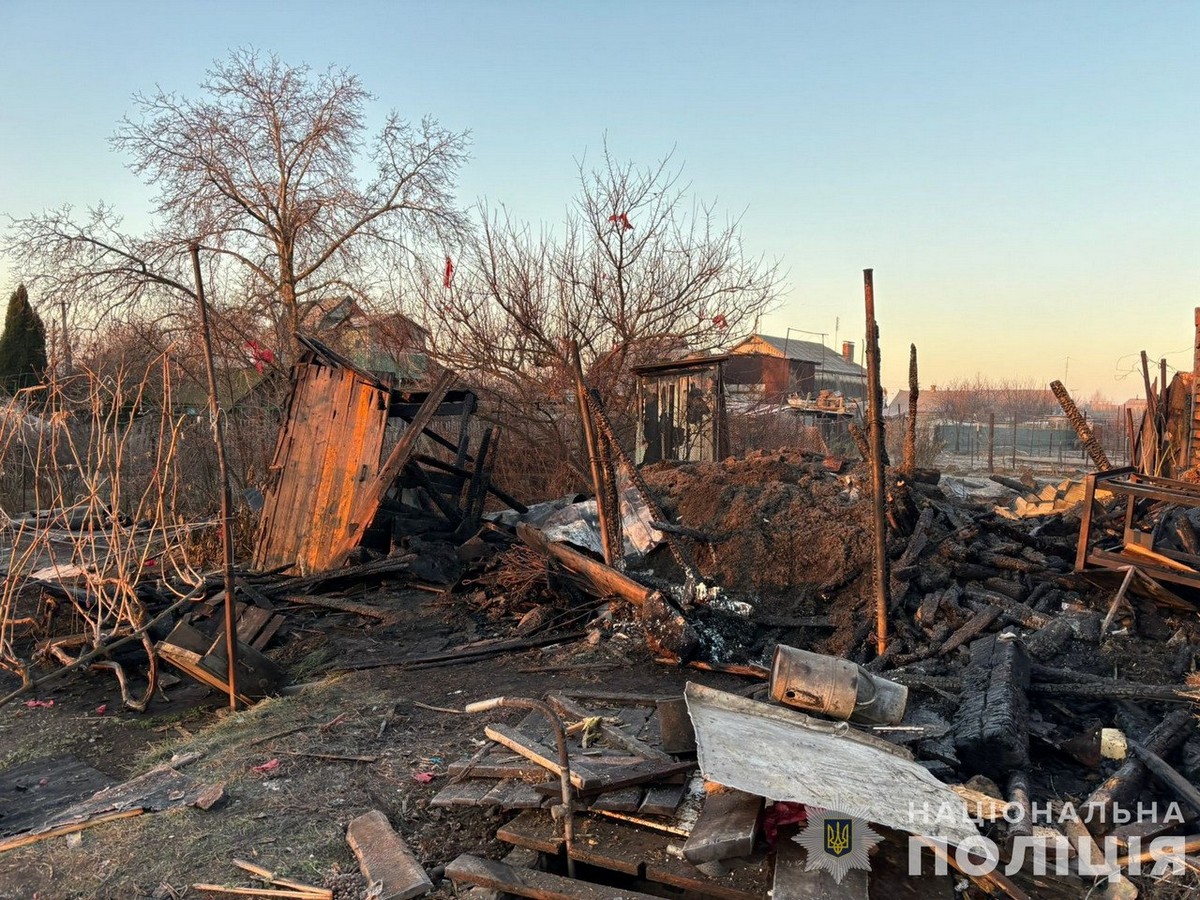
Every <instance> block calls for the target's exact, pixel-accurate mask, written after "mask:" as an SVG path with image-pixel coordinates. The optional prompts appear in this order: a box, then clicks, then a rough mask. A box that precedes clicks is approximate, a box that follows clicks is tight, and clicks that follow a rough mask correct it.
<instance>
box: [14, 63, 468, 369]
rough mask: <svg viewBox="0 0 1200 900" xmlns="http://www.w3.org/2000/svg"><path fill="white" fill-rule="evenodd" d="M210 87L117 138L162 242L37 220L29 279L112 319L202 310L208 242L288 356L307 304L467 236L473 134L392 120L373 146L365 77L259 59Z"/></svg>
mask: <svg viewBox="0 0 1200 900" xmlns="http://www.w3.org/2000/svg"><path fill="white" fill-rule="evenodd" d="M200 87H201V92H202V96H201V97H200V98H199V99H187V98H183V97H180V96H177V95H175V94H173V93H168V92H165V91H162V90H161V89H160V90H156V91H155V92H154V93H152V94H138V95H135V97H134V104H135V107H136V109H137V114H136V115H135V117H132V118H127V119H125V120H124V121H123V122H122V123H121V125H120V127H119V129H118V131H117V134H116V136H115V137H114V139H113V145H114V147H115V148H116V149H117V150H119V151H121V152H123V153H125V154H128V156H129V157H130V159H131V168H132V169H133V171H134V172H136V173H137V174H139V175H141V176H143V177H145V179H146V180H147V182H148V183H149V184H150V185H153V186H154V187H156V188H157V189H158V195H157V199H156V207H155V213H156V214H157V221H156V224H155V227H154V228H153V230H152V231H151V232H150V233H149V234H147V235H144V236H141V237H134V236H130V235H128V234H126V233H124V231H123V230H122V228H121V223H120V220H119V219H118V218H117V217H116V216H115V215H114V214H113V213H112V211H111V210H109V209H107V208H105V207H104V206H100V207H97V208H96V209H95V210H92V211H91V212H90V214H89V215H87V216H85V217H83V218H82V219H77V218H76V216H75V215H74V213H73V211H72V210H71V209H70V208H63V209H61V210H58V211H56V212H52V213H50V214H46V215H39V216H31V217H28V218H24V219H20V220H17V221H15V222H14V223H13V228H12V231H11V235H10V240H9V243H8V247H7V249H8V251H9V253H10V254H12V256H13V257H14V258H15V262H16V268H17V269H18V270H19V271H21V272H22V273H25V274H26V275H27V277H30V278H34V277H39V276H40V278H41V279H42V280H44V281H45V282H46V283H47V286H48V292H53V295H54V296H62V297H69V298H70V299H71V300H72V301H74V302H75V303H76V304H89V305H91V306H92V308H95V305H96V304H99V307H98V309H95V313H94V315H99V314H102V313H104V312H107V311H110V309H109V308H110V307H112V306H116V307H123V306H124V305H125V304H127V303H129V302H130V301H134V300H139V301H146V300H158V301H159V302H160V303H163V304H167V305H169V300H170V298H171V297H172V296H178V295H179V294H183V295H190V293H191V288H190V284H191V279H190V276H189V275H188V268H187V248H188V246H189V245H190V244H191V243H196V242H198V243H199V244H200V245H201V247H202V249H203V250H206V251H208V254H207V255H208V256H209V258H210V259H211V258H214V257H215V259H216V260H217V264H218V265H221V264H223V265H222V269H221V271H222V273H223V274H224V276H225V278H224V281H225V284H226V290H225V294H226V296H231V295H232V296H237V297H238V298H239V302H252V303H254V302H256V303H258V304H260V305H261V311H262V314H263V315H264V317H265V318H266V320H267V323H268V324H269V326H270V327H272V328H274V329H275V330H276V332H277V334H278V340H279V344H278V347H279V348H280V350H281V351H282V352H283V353H284V355H285V356H288V355H290V348H291V341H290V339H291V337H292V336H293V335H294V334H295V332H296V330H297V328H298V327H299V324H300V321H301V317H302V310H303V306H304V304H305V302H306V301H308V300H316V299H320V298H322V297H324V296H327V295H330V294H333V293H343V294H349V295H357V296H360V297H365V296H366V295H367V294H368V293H369V292H370V289H371V287H372V284H373V282H374V281H375V280H376V279H378V278H381V277H382V276H381V274H380V273H381V270H382V269H385V268H390V267H393V266H396V265H403V264H404V263H406V262H408V261H410V260H411V257H412V254H413V253H414V252H416V251H417V250H418V249H419V248H420V247H422V245H429V244H430V243H431V242H436V243H437V244H438V245H439V246H440V245H441V244H444V243H445V242H446V241H447V240H452V239H454V238H456V237H457V236H459V235H460V234H461V232H462V230H463V228H464V226H465V217H464V216H463V215H462V213H461V212H459V211H458V210H457V209H456V208H455V206H454V200H453V196H452V193H453V189H454V184H455V178H456V175H457V171H458V169H459V167H460V166H461V164H462V162H463V161H464V159H465V152H466V143H467V137H466V135H465V134H463V133H454V132H450V131H446V130H445V129H443V128H441V127H440V126H439V125H438V124H437V123H436V122H435V121H434V120H432V119H429V118H426V119H424V120H423V121H421V122H420V123H419V124H415V125H414V124H411V123H409V122H406V121H404V120H402V119H401V118H400V117H399V116H398V115H397V114H396V113H392V114H390V115H389V116H388V117H387V119H386V120H385V122H384V124H383V126H382V128H381V129H380V131H379V132H378V134H377V135H375V136H374V138H373V140H371V141H370V142H368V141H367V126H366V118H365V109H366V105H367V103H368V101H370V100H371V99H372V98H371V95H370V94H369V93H367V91H366V90H365V89H364V88H363V87H362V85H361V83H360V82H359V80H358V78H357V77H356V76H354V75H352V74H350V73H349V72H347V71H346V70H344V69H340V68H332V67H331V68H329V69H327V70H325V71H323V72H317V73H314V72H313V71H312V70H311V69H310V68H309V67H308V66H288V65H285V64H284V63H282V62H281V61H280V60H279V59H278V58H277V57H275V56H267V57H262V56H259V55H258V54H257V53H255V52H254V51H251V50H239V51H237V52H234V53H233V54H232V55H231V56H230V57H229V58H228V59H227V60H223V61H218V62H217V63H216V64H215V65H214V67H213V68H212V70H211V71H210V72H209V73H208V77H207V79H206V80H205V81H204V82H203V83H202V84H201V86H200ZM364 168H366V169H369V171H370V174H368V175H367V176H365V177H360V175H359V173H360V172H362V171H363V170H364Z"/></svg>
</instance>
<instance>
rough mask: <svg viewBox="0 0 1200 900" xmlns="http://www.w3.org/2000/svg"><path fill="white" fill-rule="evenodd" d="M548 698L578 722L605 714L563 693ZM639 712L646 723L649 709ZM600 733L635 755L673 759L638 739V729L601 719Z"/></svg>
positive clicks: (647, 757) (569, 717)
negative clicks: (611, 723) (620, 726)
mask: <svg viewBox="0 0 1200 900" xmlns="http://www.w3.org/2000/svg"><path fill="white" fill-rule="evenodd" d="M546 699H547V701H548V702H549V703H550V705H551V706H553V707H554V708H555V709H557V710H558V711H559V713H561V714H562V715H563V716H564V717H565V718H567V719H571V720H574V721H576V722H579V721H582V720H583V719H587V718H590V717H592V716H595V715H603V714H602V713H594V712H591V711H589V710H587V709H585V708H584V707H583V706H581V705H580V704H578V703H576V702H575V701H574V700H571V699H569V698H567V697H564V696H562V695H561V694H551V695H550V696H549V697H547V698H546ZM638 712H639V713H643V714H642V715H641V722H642V723H645V721H646V715H645V713H646V712H647V711H643V710H639V711H638ZM631 731H632V733H631ZM600 733H601V734H602V735H604V737H605V739H607V740H608V741H609V743H611V744H613V745H615V746H617V747H620V748H621V749H622V750H628V751H629V752H630V753H632V754H634V755H635V756H641V757H643V758H644V759H662V760H668V759H671V756H670V755H669V754H667V753H663V751H661V750H659V749H658V748H657V747H651V746H650V745H649V744H647V743H644V742H643V741H640V740H638V738H637V737H636V731H633V730H632V729H631V730H630V731H626V730H623V729H621V728H619V727H617V726H615V725H609V724H608V723H607V722H603V721H601V723H600Z"/></svg>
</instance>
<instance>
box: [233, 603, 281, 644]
mask: <svg viewBox="0 0 1200 900" xmlns="http://www.w3.org/2000/svg"><path fill="white" fill-rule="evenodd" d="M270 618H271V612H270V611H269V610H266V609H261V608H259V607H257V606H248V607H245V608H244V610H243V612H242V614H241V616H239V617H238V620H237V637H238V640H239V641H241V642H242V643H243V644H251V645H253V643H254V639H255V638H256V637H258V634H259V632H261V631H262V630H263V626H265V625H266V624H267V621H268V620H269V619H270ZM221 637H222V638H224V629H222V630H221Z"/></svg>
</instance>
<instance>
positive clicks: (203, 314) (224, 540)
mask: <svg viewBox="0 0 1200 900" xmlns="http://www.w3.org/2000/svg"><path fill="white" fill-rule="evenodd" d="M190 249H191V253H192V273H193V275H194V276H195V279H196V305H197V306H198V307H199V308H200V337H201V340H202V342H203V345H204V368H205V370H206V371H207V373H208V413H209V416H211V417H212V423H213V443H215V444H216V445H217V471H218V473H219V474H220V478H221V552H222V555H223V556H224V560H223V563H224V566H223V568H224V571H225V655H226V657H227V659H228V662H229V671H228V678H229V708H230V709H237V623H236V622H235V621H234V606H233V535H232V528H233V522H232V517H233V494H232V492H231V491H230V488H229V468H228V466H227V465H226V463H225V429H224V427H223V424H222V418H221V405H220V404H219V403H218V402H217V370H216V368H214V366H213V348H212V332H211V331H210V329H209V326H208V303H207V302H206V301H205V299H204V279H203V278H201V276H200V246H199V244H192V246H191V248H190Z"/></svg>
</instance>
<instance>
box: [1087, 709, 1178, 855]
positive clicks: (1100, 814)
mask: <svg viewBox="0 0 1200 900" xmlns="http://www.w3.org/2000/svg"><path fill="white" fill-rule="evenodd" d="M1195 727H1196V718H1195V716H1194V715H1193V713H1192V711H1191V710H1190V709H1175V710H1172V711H1171V712H1169V713H1168V714H1167V715H1166V716H1165V717H1164V718H1163V720H1162V721H1161V722H1159V723H1158V725H1156V726H1155V727H1154V730H1153V731H1151V732H1150V734H1148V735H1147V736H1146V739H1145V740H1144V741H1142V742H1141V745H1142V747H1144V748H1145V749H1147V750H1149V751H1150V752H1151V753H1155V754H1157V755H1158V756H1163V755H1165V754H1167V753H1170V752H1171V751H1172V750H1174V749H1175V748H1177V747H1179V746H1180V745H1182V744H1183V742H1184V741H1186V740H1187V739H1188V738H1189V737H1190V736H1191V734H1192V731H1193V730H1194V729H1195ZM1146 776H1147V769H1146V764H1145V763H1143V762H1142V761H1141V760H1140V759H1138V758H1137V757H1136V756H1131V757H1129V758H1127V759H1126V760H1125V762H1124V764H1123V765H1122V766H1121V768H1119V769H1117V771H1116V772H1114V773H1113V774H1112V775H1111V776H1109V778H1108V779H1107V780H1106V781H1105V782H1104V783H1103V784H1101V785H1100V786H1099V787H1098V788H1096V790H1094V791H1092V794H1091V796H1090V797H1088V799H1087V802H1086V803H1085V804H1084V821H1086V822H1087V823H1088V826H1089V828H1091V829H1092V831H1093V832H1099V831H1102V830H1103V831H1107V830H1108V829H1109V828H1110V827H1111V826H1112V825H1113V824H1114V823H1113V822H1112V816H1111V813H1112V812H1113V811H1114V810H1116V809H1119V808H1120V807H1122V806H1125V807H1129V806H1130V805H1132V804H1133V802H1134V801H1135V800H1136V799H1137V797H1138V794H1140V793H1141V791H1142V788H1143V787H1144V786H1145V784H1146Z"/></svg>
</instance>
